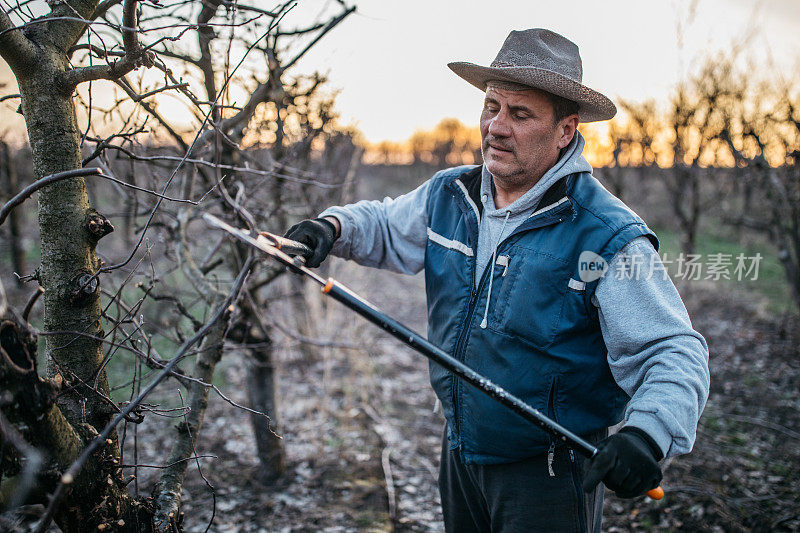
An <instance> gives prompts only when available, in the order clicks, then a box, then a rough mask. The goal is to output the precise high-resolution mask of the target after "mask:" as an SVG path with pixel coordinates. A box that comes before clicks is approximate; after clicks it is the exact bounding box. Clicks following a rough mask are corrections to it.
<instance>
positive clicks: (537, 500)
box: [439, 431, 605, 533]
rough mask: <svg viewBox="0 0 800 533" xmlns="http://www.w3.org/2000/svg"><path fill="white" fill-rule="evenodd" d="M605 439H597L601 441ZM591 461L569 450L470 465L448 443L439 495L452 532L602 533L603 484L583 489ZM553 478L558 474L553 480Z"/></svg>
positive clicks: (445, 517)
mask: <svg viewBox="0 0 800 533" xmlns="http://www.w3.org/2000/svg"><path fill="white" fill-rule="evenodd" d="M604 434H605V432H603V435H595V436H591V437H594V438H591V437H590V438H588V439H587V440H590V441H592V442H598V441H599V440H600V439H601V438H602V437H603V436H604ZM585 463H586V459H585V458H584V457H582V456H580V455H579V454H578V453H576V452H574V451H571V450H570V449H569V448H568V447H567V446H563V445H562V446H557V447H556V448H555V450H554V452H553V459H552V470H551V469H550V467H549V465H548V454H547V452H545V453H543V454H541V455H537V456H535V457H531V458H530V459H525V460H523V461H518V462H515V463H508V464H501V465H465V464H464V463H463V462H462V461H461V458H460V457H459V451H458V450H450V446H449V442H448V440H447V436H446V431H445V437H444V439H443V442H442V462H441V466H440V468H439V491H440V493H441V496H442V511H443V514H444V525H445V529H446V530H447V531H448V533H471V532H475V533H478V532H480V533H498V532H501V533H522V532H525V533H529V532H531V533H532V532H536V531H542V532H552V533H557V532H562V531H569V532H579V533H584V532H589V533H600V521H601V518H602V514H603V484H602V483H601V484H599V485H598V487H597V488H596V489H595V490H594V491H593V492H591V493H584V492H583V488H582V487H581V482H582V480H583V476H584V473H585V472H586V464H585ZM551 474H553V475H551Z"/></svg>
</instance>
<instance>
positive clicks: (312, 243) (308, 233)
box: [284, 218, 336, 268]
mask: <svg viewBox="0 0 800 533" xmlns="http://www.w3.org/2000/svg"><path fill="white" fill-rule="evenodd" d="M284 237H286V238H287V239H292V240H293V241H297V242H302V243H303V244H305V245H306V246H308V247H309V248H311V251H312V253H311V254H307V255H305V256H304V257H305V258H306V264H307V265H308V266H310V267H312V268H316V267H318V266H319V265H320V264H322V261H324V260H325V258H326V257H327V256H328V253H329V252H330V251H331V248H332V247H333V242H334V241H335V240H336V227H335V226H334V225H333V224H332V223H331V222H329V221H327V220H325V219H324V218H315V219H313V220H303V221H301V222H299V223H297V224H295V225H294V226H292V227H291V228H289V231H287V232H286V235H284Z"/></svg>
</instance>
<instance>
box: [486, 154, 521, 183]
mask: <svg viewBox="0 0 800 533" xmlns="http://www.w3.org/2000/svg"><path fill="white" fill-rule="evenodd" d="M484 164H485V165H486V170H488V171H489V173H490V174H491V175H492V176H495V177H497V178H504V177H506V176H512V175H514V174H515V172H514V170H515V169H513V168H512V166H511V165H509V164H507V163H501V162H499V161H495V160H493V159H491V158H490V159H489V160H487V161H484Z"/></svg>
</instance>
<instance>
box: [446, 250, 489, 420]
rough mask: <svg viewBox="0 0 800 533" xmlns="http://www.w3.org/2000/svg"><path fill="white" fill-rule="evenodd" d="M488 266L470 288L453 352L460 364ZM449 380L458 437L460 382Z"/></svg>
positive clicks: (473, 266)
mask: <svg viewBox="0 0 800 533" xmlns="http://www.w3.org/2000/svg"><path fill="white" fill-rule="evenodd" d="M472 261H473V265H472V287H475V264H474V262H475V259H472ZM490 266H491V268H489V267H488V266H487V268H485V269H484V270H483V274H482V275H481V279H480V281H479V282H478V288H477V289H474V288H470V291H471V293H470V297H469V306H468V307H467V319H466V321H465V322H464V328H463V329H462V330H461V333H460V334H459V336H458V339H457V340H456V349H455V350H454V351H453V357H455V358H456V359H458V360H459V361H462V362H463V357H462V356H463V353H464V350H465V348H466V342H465V341H466V339H467V337H468V336H469V330H470V328H471V326H472V318H473V315H474V314H475V309H476V307H477V303H478V296H479V295H480V294H481V289H482V288H483V284H484V283H485V282H486V277H487V273H488V272H492V271H494V265H490ZM450 379H452V380H453V418H454V420H455V424H456V434H457V435H459V436H460V435H461V428H460V425H461V424H460V423H459V421H458V417H459V414H458V389H459V386H460V381H459V380H458V379H456V377H455V376H453V375H451V376H450Z"/></svg>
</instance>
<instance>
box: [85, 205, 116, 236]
mask: <svg viewBox="0 0 800 533" xmlns="http://www.w3.org/2000/svg"><path fill="white" fill-rule="evenodd" d="M86 230H87V231H88V232H89V239H90V240H91V241H92V242H94V243H97V241H99V240H100V239H102V238H103V237H105V236H106V235H108V234H109V233H111V232H112V231H114V225H113V224H111V222H110V221H109V220H108V219H107V218H106V217H105V216H103V215H101V214H100V213H98V212H97V211H95V210H94V209H91V210H89V212H88V213H87V214H86Z"/></svg>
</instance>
